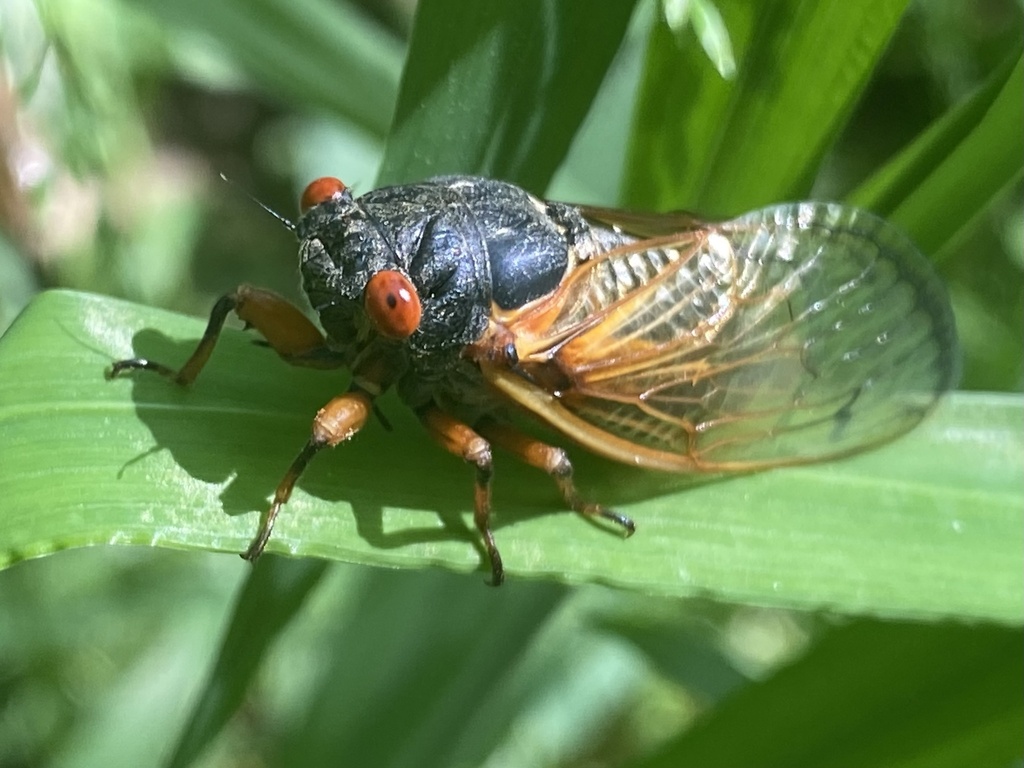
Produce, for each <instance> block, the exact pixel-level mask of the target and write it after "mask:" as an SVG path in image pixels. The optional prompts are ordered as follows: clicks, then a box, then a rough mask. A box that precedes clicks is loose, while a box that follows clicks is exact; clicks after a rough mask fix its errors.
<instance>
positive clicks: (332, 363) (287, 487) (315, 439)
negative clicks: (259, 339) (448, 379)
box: [107, 285, 373, 561]
mask: <svg viewBox="0 0 1024 768" xmlns="http://www.w3.org/2000/svg"><path fill="white" fill-rule="evenodd" d="M232 312H234V313H235V315H237V316H238V318H239V319H241V320H242V321H244V322H245V324H246V327H247V328H254V329H256V330H257V331H259V333H260V334H262V335H263V337H264V338H265V339H266V341H267V344H268V345H269V346H270V347H271V348H272V349H273V350H274V351H275V352H277V354H278V355H279V356H280V357H281V358H282V359H284V360H285V361H286V362H289V363H291V364H293V365H302V366H310V367H315V368H333V367H337V366H338V365H340V364H341V361H340V360H339V359H337V357H336V356H335V355H334V354H333V353H332V352H331V350H330V349H329V348H328V346H327V343H326V339H325V338H324V335H323V334H322V333H321V332H320V330H319V329H318V328H317V327H316V326H315V325H314V324H313V323H312V322H311V321H310V320H309V318H307V317H306V316H305V315H304V314H303V313H302V312H301V310H299V309H298V307H296V306H294V305H293V304H291V303H290V302H288V301H287V300H286V299H285V298H284V297H282V296H279V295H278V294H276V293H274V292H273V291H268V290H265V289H263V288H255V287H253V286H249V285H242V286H240V287H239V288H238V290H236V291H235V292H234V293H229V294H227V295H225V296H222V297H221V298H220V299H219V300H218V301H217V303H216V304H215V305H214V308H213V311H212V312H211V313H210V320H209V322H208V323H207V325H206V330H205V331H204V332H203V337H202V339H200V340H199V344H198V345H196V348H195V351H193V353H192V355H191V357H189V359H188V360H187V361H186V362H185V364H184V365H183V366H181V368H178V369H175V368H172V367H171V366H168V365H165V364H163V363H158V362H155V361H153V360H148V359H146V358H141V357H136V358H130V359H128V360H119V361H118V362H115V363H114V364H113V366H111V368H110V370H109V371H108V374H107V375H108V378H116V377H118V376H120V375H122V374H124V373H126V372H128V371H136V370H144V371H153V372H154V373H158V374H160V375H161V376H165V377H167V378H169V379H172V380H173V381H174V382H176V383H177V384H180V385H182V386H187V385H189V384H191V383H192V382H193V381H195V379H196V377H197V376H198V375H199V372H200V371H201V370H202V369H203V366H205V365H206V363H207V361H208V360H209V359H210V355H211V354H212V352H213V348H214V346H216V344H217V339H218V338H219V337H220V333H221V331H222V330H223V328H224V322H225V321H226V320H227V318H228V316H229V315H230V314H231V313H232ZM372 408H373V404H372V399H371V396H370V395H368V394H367V393H366V392H365V391H363V390H361V389H358V388H355V387H354V388H353V389H352V390H351V391H349V392H347V393H346V394H344V395H341V396H339V397H336V398H334V399H333V400H331V401H330V402H329V403H328V404H327V405H325V406H324V407H323V408H321V409H320V411H319V412H318V413H317V415H316V418H315V419H314V420H313V428H312V434H311V436H310V438H309V440H308V441H307V443H306V445H305V446H304V447H303V448H302V450H301V451H300V452H299V454H298V456H296V458H295V460H294V461H293V462H292V464H291V466H290V467H289V468H288V471H287V472H286V473H285V476H284V477H283V478H282V479H281V482H280V483H279V484H278V486H277V489H276V491H275V493H274V499H273V502H272V503H271V506H270V508H269V510H268V511H267V512H266V514H264V516H263V518H262V521H261V523H260V528H259V531H258V532H257V534H256V537H255V538H254V539H253V541H252V543H251V544H250V545H249V548H248V549H247V550H246V551H245V552H244V553H243V554H242V557H244V558H245V559H246V560H250V561H254V560H256V558H257V557H259V556H260V554H261V553H262V552H263V549H264V548H265V547H266V545H267V541H268V540H269V539H270V534H271V531H272V530H273V528H274V522H275V520H276V519H277V515H278V512H280V509H281V507H282V505H284V504H285V503H286V502H287V501H288V499H289V498H290V497H291V494H292V490H293V489H294V488H295V483H296V481H297V480H298V479H299V476H300V475H301V474H302V472H303V470H304V469H305V468H306V465H307V464H308V463H309V461H310V459H312V458H313V456H315V455H316V454H317V453H318V452H319V451H320V450H321V449H322V448H325V447H333V446H335V445H337V444H338V443H340V442H342V441H343V440H347V439H348V438H350V437H351V436H352V435H354V434H355V433H356V432H358V431H359V430H360V429H361V428H362V427H363V425H364V424H365V423H366V420H367V418H368V416H369V414H370V413H371V411H372Z"/></svg>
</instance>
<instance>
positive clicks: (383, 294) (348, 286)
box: [297, 179, 491, 367]
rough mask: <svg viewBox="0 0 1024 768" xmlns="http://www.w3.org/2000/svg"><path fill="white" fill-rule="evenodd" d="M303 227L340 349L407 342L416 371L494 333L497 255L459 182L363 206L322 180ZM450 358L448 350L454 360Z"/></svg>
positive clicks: (379, 193)
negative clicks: (493, 259) (490, 328)
mask: <svg viewBox="0 0 1024 768" xmlns="http://www.w3.org/2000/svg"><path fill="white" fill-rule="evenodd" d="M302 209H303V213H302V217H301V218H300V219H299V222H298V225H297V234H298V237H299V240H300V248H299V255H300V265H301V270H302V277H303V283H304V287H305V290H306V294H307V295H308V296H309V299H310V302H311V303H312V305H313V307H314V308H315V309H316V310H317V312H318V313H319V314H320V320H321V323H322V324H323V326H324V330H325V331H326V332H327V334H328V336H329V337H330V338H331V340H332V343H334V344H335V345H337V346H341V347H346V346H349V345H352V344H355V345H356V346H357V347H361V346H363V344H364V343H366V342H367V340H369V339H372V338H376V337H380V336H383V337H388V338H391V339H396V340H400V341H402V343H404V344H405V346H406V348H407V349H408V351H409V353H410V358H411V360H412V362H413V364H414V365H416V364H417V362H418V361H426V362H425V364H424V366H423V367H430V360H429V359H430V358H433V359H434V361H435V362H436V361H437V360H438V358H439V357H451V356H452V355H457V353H458V352H459V351H461V349H462V348H463V347H464V346H465V345H466V344H469V343H470V342H472V341H475V340H476V339H478V338H479V337H480V335H481V334H482V333H483V332H484V329H485V328H486V327H487V318H488V315H489V312H490V300H491V287H490V269H489V265H488V263H487V251H486V247H485V245H484V242H483V238H482V236H481V234H480V230H479V227H478V225H477V223H476V222H475V221H474V220H473V212H472V210H470V208H469V207H468V206H467V205H466V204H465V202H464V201H463V200H462V199H461V196H460V195H459V194H458V193H457V192H455V191H454V190H453V189H452V188H451V186H450V185H447V184H437V183H432V182H424V183H422V184H412V185H406V186H401V187H391V188H384V189H378V190H374V191H373V192H369V193H367V194H366V195H363V196H362V197H360V198H358V199H356V198H353V196H352V194H351V192H349V190H348V189H347V188H345V186H344V185H343V184H341V182H339V181H338V180H337V179H318V180H317V181H315V182H313V183H312V184H310V185H309V187H308V188H307V190H306V193H305V194H304V195H303V200H302ZM445 353H448V354H447V355H446V354H445Z"/></svg>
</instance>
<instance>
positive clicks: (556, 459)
mask: <svg viewBox="0 0 1024 768" xmlns="http://www.w3.org/2000/svg"><path fill="white" fill-rule="evenodd" d="M477 429H478V430H479V432H480V433H481V434H482V435H484V436H485V437H486V438H487V439H488V440H490V441H491V443H493V444H494V445H497V446H499V447H500V448H503V449H504V450H506V451H508V452H509V453H511V454H513V455H514V456H516V457H518V458H519V459H520V460H521V461H523V462H525V463H526V464H529V465H530V466H531V467H536V468H537V469H539V470H542V471H543V472H546V473H547V474H548V475H550V476H551V478H552V479H553V480H554V481H555V483H556V484H557V485H558V490H559V491H561V492H562V498H563V499H564V500H565V504H566V506H568V507H569V508H570V509H572V510H573V512H577V513H579V514H581V515H585V516H587V517H600V518H604V519H605V520H610V521H611V522H613V523H615V524H616V525H618V526H621V527H622V529H623V531H624V532H625V534H626V536H627V537H629V536H632V535H633V533H634V532H635V531H636V525H634V523H633V521H632V520H631V519H630V518H629V517H627V516H626V515H623V514H621V513H619V512H616V511H615V510H614V509H609V508H608V507H606V506H604V505H603V504H595V503H593V502H589V501H585V500H584V499H583V498H582V497H581V496H580V494H579V492H578V491H577V490H576V484H575V483H574V482H573V479H572V475H573V469H572V462H570V461H569V457H568V456H567V455H566V454H565V451H563V450H562V449H561V448H557V447H555V446H553V445H548V444H547V443H544V442H541V441H540V440H537V439H536V438H533V437H530V436H529V435H524V434H523V433H522V432H520V431H518V430H517V429H514V428H513V427H510V426H508V425H507V424H501V423H499V422H496V421H493V420H491V419H485V420H484V421H483V422H481V423H480V424H478V425H477Z"/></svg>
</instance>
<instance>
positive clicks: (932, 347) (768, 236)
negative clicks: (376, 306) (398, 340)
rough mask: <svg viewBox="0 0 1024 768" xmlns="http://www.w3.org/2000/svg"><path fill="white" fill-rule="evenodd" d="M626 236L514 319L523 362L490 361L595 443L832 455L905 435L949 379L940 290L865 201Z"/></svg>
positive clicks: (800, 458)
mask: <svg viewBox="0 0 1024 768" xmlns="http://www.w3.org/2000/svg"><path fill="white" fill-rule="evenodd" d="M604 213H605V215H604V216H603V217H602V222H603V223H605V224H610V222H609V221H608V212H604ZM647 231H651V228H650V227H648V229H647ZM615 234H616V235H617V236H618V237H619V239H620V240H619V241H620V242H621V243H622V244H621V246H619V247H616V248H614V249H612V250H610V251H609V252H608V253H607V254H605V255H603V256H602V257H600V258H596V259H593V260H590V261H585V262H583V263H582V264H580V265H579V266H577V267H576V268H575V269H574V270H572V271H571V272H570V273H569V275H568V276H567V277H566V278H565V280H563V283H562V285H561V286H560V288H559V289H558V290H557V291H555V292H554V293H553V294H552V295H551V296H549V297H545V298H544V299H541V300H538V301H537V302H535V303H534V304H532V305H529V306H528V307H526V308H524V309H522V310H519V311H518V312H516V313H514V315H512V316H510V317H508V318H504V322H505V324H506V326H507V327H508V328H509V330H511V331H512V332H513V334H514V335H515V337H516V339H517V348H518V350H519V355H520V361H521V369H520V371H519V372H508V373H499V372H496V371H489V372H488V371H486V370H485V373H487V374H488V375H489V377H490V378H491V379H492V380H493V381H494V382H495V384H496V385H497V386H498V388H499V389H502V390H503V391H505V393H506V394H508V395H510V396H512V397H513V398H514V399H516V400H518V401H519V402H521V403H522V404H524V405H525V406H526V407H527V408H529V409H530V410H533V411H534V412H535V413H536V414H537V415H538V416H540V417H541V418H543V419H545V420H546V421H548V422H549V423H551V424H553V425H554V426H555V427H557V428H559V429H561V430H562V431H565V432H567V433H568V434H569V435H570V436H572V437H574V438H576V439H577V440H579V441H580V442H582V443H584V444H586V445H587V446H588V447H590V448H591V449H593V450H596V451H598V452H600V453H603V454H605V455H608V456H611V457H613V458H616V459H618V460H621V461H627V462H630V463H636V464H641V465H647V466H654V467H661V468H666V469H704V470H711V471H714V470H728V469H754V468H758V467H764V466H772V465H778V464H790V463H801V462H807V461H815V460H819V459H826V458H831V457H835V456H840V455H844V454H849V453H853V452H855V451H857V450H860V449H863V448H866V447H869V446H871V445H874V444H877V443H880V442H884V441H886V440H889V439H892V438H893V437H896V436H897V435H899V434H901V433H903V432H905V431H906V430H908V429H910V428H911V427H913V426H914V424H916V423H917V422H918V421H919V420H920V419H921V418H922V417H923V416H924V414H925V413H927V411H928V410H929V408H930V407H931V406H932V405H933V404H934V402H935V400H936V399H937V398H938V396H939V395H940V394H941V393H942V392H944V391H945V390H947V389H948V388H949V387H951V386H952V385H953V383H954V382H955V379H956V376H957V360H958V352H957V342H956V333H955V330H954V325H953V319H952V314H951V310H950V307H949V302H948V299H947V298H946V296H945V291H944V288H943V286H942V284H941V283H940V281H939V279H938V277H937V276H936V275H935V274H934V272H933V271H932V269H931V266H930V264H929V263H928V262H927V260H926V259H925V258H924V257H923V256H922V255H921V254H920V253H919V252H918V251H917V249H916V248H915V247H914V245H913V244H912V243H911V242H910V241H909V240H908V239H907V238H906V237H905V236H904V235H903V234H902V233H900V232H899V231H898V230H897V229H895V228H894V227H892V226H891V225H889V224H887V223H885V222H884V221H882V220H881V219H878V218H877V217H875V216H872V215H871V214H868V213H865V212H864V211H859V210H856V209H851V208H844V207H841V206H837V205H830V204H819V203H799V204H792V205H782V206H776V207H772V208H766V209H763V210H760V211H756V212H754V213H750V214H747V215H745V216H742V217H740V218H738V219H734V220H732V221H729V222H723V223H718V224H705V225H702V226H701V228H699V229H693V230H689V231H684V232H682V233H680V234H678V235H674V236H668V237H659V238H651V239H644V240H633V239H631V238H630V236H629V235H628V233H627V232H626V231H624V230H619V229H616V230H615Z"/></svg>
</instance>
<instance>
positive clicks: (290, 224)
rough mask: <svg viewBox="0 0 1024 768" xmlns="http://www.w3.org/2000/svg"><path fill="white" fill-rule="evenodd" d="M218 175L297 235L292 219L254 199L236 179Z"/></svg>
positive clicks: (221, 174)
mask: <svg viewBox="0 0 1024 768" xmlns="http://www.w3.org/2000/svg"><path fill="white" fill-rule="evenodd" d="M217 175H218V176H220V178H221V179H222V180H223V181H226V182H227V183H228V184H230V185H231V186H233V187H234V188H235V189H237V190H238V191H239V192H241V193H242V194H243V195H245V196H246V197H247V198H249V199H250V200H252V202H254V203H256V205H258V206H259V207H260V208H262V209H263V210H264V211H266V212H267V213H269V214H270V215H271V216H273V217H274V218H275V219H277V220H278V221H279V222H281V224H283V225H284V227H285V229H287V230H288V231H289V232H291V233H293V234H294V233H295V224H294V223H293V222H292V221H291V220H290V219H286V218H285V217H284V216H282V215H281V214H280V213H278V212H277V211H275V210H274V209H273V208H271V207H270V206H269V205H267V204H266V203H263V202H261V201H260V200H257V199H256V198H255V197H254V196H253V195H252V193H250V192H249V190H247V189H245V187H243V186H242V185H241V184H239V183H238V182H237V181H235V180H234V179H229V178H228V177H227V176H225V175H224V174H223V173H219V174H217Z"/></svg>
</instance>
